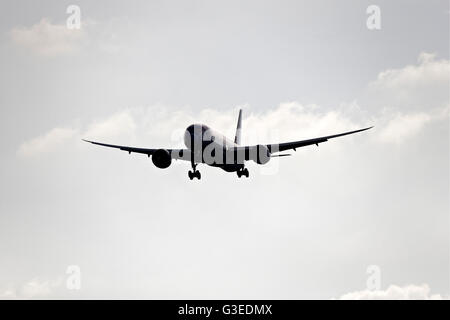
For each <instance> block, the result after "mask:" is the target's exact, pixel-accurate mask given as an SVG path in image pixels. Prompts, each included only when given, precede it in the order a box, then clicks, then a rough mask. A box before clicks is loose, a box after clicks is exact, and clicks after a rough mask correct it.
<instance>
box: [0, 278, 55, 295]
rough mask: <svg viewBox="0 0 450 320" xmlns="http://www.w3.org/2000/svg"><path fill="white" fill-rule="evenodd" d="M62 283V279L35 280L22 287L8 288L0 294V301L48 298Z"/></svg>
mask: <svg viewBox="0 0 450 320" xmlns="http://www.w3.org/2000/svg"><path fill="white" fill-rule="evenodd" d="M62 283H63V281H62V278H57V279H56V280H53V281H49V280H40V279H38V278H35V279H33V280H31V281H29V282H27V283H25V284H24V285H22V286H19V287H17V288H16V287H13V286H11V287H9V288H7V289H5V290H3V291H2V292H0V299H42V298H46V297H48V296H50V294H52V293H53V291H54V290H55V289H56V288H58V287H60V286H61V284H62Z"/></svg>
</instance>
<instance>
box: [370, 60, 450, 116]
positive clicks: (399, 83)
mask: <svg viewBox="0 0 450 320" xmlns="http://www.w3.org/2000/svg"><path fill="white" fill-rule="evenodd" d="M449 86H450V61H449V60H446V59H437V58H436V55H435V54H432V53H425V52H423V53H421V54H420V55H419V57H418V62H417V64H415V65H407V66H405V67H403V68H398V69H387V70H384V71H382V72H380V73H379V74H378V76H377V79H376V80H375V81H373V82H371V83H370V84H369V85H368V90H367V97H366V98H367V102H368V104H371V105H373V106H374V108H378V109H381V108H393V109H396V110H400V111H403V112H405V111H408V112H411V111H414V112H417V111H425V112H428V111H430V110H434V109H436V108H444V107H446V105H447V104H448V101H449V89H448V88H449Z"/></svg>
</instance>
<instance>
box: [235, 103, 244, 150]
mask: <svg viewBox="0 0 450 320" xmlns="http://www.w3.org/2000/svg"><path fill="white" fill-rule="evenodd" d="M241 131H242V109H239V118H238V122H237V127H236V136H235V137H234V143H236V144H241Z"/></svg>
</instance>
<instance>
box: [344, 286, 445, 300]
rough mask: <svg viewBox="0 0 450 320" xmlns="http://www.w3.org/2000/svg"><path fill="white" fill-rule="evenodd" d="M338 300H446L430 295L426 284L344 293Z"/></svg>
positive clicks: (439, 296) (437, 295)
mask: <svg viewBox="0 0 450 320" xmlns="http://www.w3.org/2000/svg"><path fill="white" fill-rule="evenodd" d="M339 299H340V300H444V299H445V300H448V299H449V297H443V296H441V295H440V294H431V289H430V287H429V286H428V285H427V284H422V285H414V284H410V285H407V286H404V287H399V286H396V285H390V286H389V287H388V288H387V289H386V290H362V291H354V292H350V293H346V294H344V295H342V296H341V297H340V298H339Z"/></svg>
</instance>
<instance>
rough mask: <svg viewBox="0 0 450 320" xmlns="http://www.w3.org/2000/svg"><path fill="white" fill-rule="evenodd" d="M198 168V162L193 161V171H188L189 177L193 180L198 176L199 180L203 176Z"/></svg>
mask: <svg viewBox="0 0 450 320" xmlns="http://www.w3.org/2000/svg"><path fill="white" fill-rule="evenodd" d="M196 168H197V164H195V163H192V171H191V170H189V172H188V176H189V179H191V180H192V179H194V178H197V179H198V180H200V179H201V178H202V175H201V174H200V171H198V170H197V169H196Z"/></svg>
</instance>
